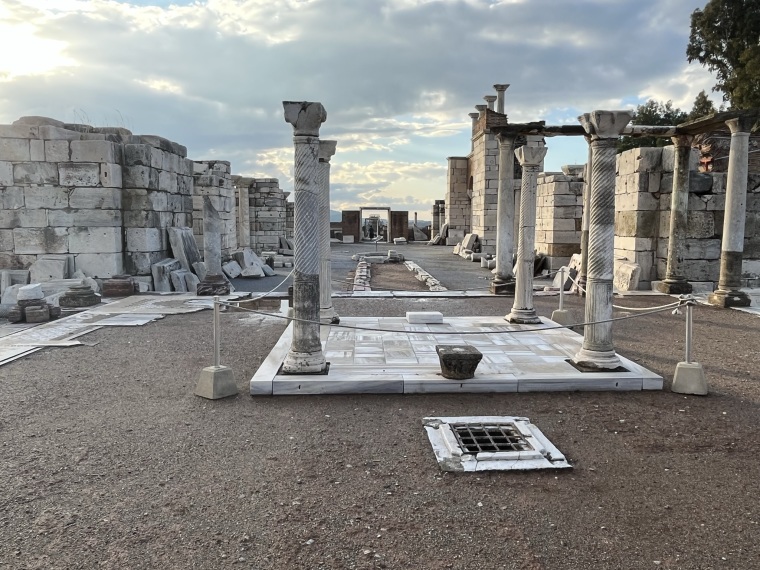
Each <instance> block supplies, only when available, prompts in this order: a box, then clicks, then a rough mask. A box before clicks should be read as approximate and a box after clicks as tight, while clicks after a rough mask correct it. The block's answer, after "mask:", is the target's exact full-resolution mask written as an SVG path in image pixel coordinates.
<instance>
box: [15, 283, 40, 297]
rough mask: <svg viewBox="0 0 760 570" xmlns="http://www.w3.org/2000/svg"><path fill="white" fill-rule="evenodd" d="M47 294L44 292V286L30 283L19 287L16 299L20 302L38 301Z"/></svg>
mask: <svg viewBox="0 0 760 570" xmlns="http://www.w3.org/2000/svg"><path fill="white" fill-rule="evenodd" d="M44 296H45V294H44V293H43V291H42V285H40V284H39V283H30V284H29V285H22V286H21V287H19V289H18V292H17V293H16V299H17V300H18V301H31V300H36V299H42V298H43V297H44Z"/></svg>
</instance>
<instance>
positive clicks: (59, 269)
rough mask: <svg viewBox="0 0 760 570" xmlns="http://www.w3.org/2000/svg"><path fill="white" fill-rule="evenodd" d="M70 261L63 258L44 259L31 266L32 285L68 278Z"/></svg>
mask: <svg viewBox="0 0 760 570" xmlns="http://www.w3.org/2000/svg"><path fill="white" fill-rule="evenodd" d="M68 265H69V263H68V261H67V260H66V259H63V258H50V257H42V258H39V259H37V261H35V262H34V263H32V265H30V266H29V273H30V275H31V280H32V283H42V282H43V281H50V280H51V279H66V278H67V277H68Z"/></svg>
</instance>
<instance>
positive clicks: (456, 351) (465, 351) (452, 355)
mask: <svg viewBox="0 0 760 570" xmlns="http://www.w3.org/2000/svg"><path fill="white" fill-rule="evenodd" d="M435 351H436V352H437V353H438V359H439V361H440V363H441V375H442V376H443V377H444V378H448V379H450V380H468V379H470V378H473V377H474V376H475V369H477V367H478V364H480V361H481V360H482V358H483V354H482V353H481V352H480V351H479V350H478V349H477V348H475V347H474V346H470V345H468V344H463V345H450V344H445V345H444V344H437V345H436V346H435Z"/></svg>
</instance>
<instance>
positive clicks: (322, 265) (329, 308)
mask: <svg viewBox="0 0 760 570" xmlns="http://www.w3.org/2000/svg"><path fill="white" fill-rule="evenodd" d="M337 144H338V143H337V141H319V187H320V193H319V228H320V236H319V321H320V322H321V323H322V324H324V325H328V324H338V323H339V322H340V317H339V316H338V313H336V312H335V309H334V308H333V304H332V270H331V268H330V158H331V157H332V155H334V154H335V148H336V146H337Z"/></svg>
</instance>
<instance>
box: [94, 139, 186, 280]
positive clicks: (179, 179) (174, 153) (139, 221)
mask: <svg viewBox="0 0 760 570" xmlns="http://www.w3.org/2000/svg"><path fill="white" fill-rule="evenodd" d="M123 154H124V168H123V190H122V209H123V230H124V236H125V251H124V265H125V270H126V272H127V273H129V274H131V275H145V276H147V275H150V274H151V265H153V264H154V263H156V262H158V261H160V260H162V259H165V258H167V257H172V256H171V250H170V248H169V240H168V235H167V232H166V229H167V228H170V227H192V225H193V161H192V160H189V159H188V158H187V149H186V148H185V147H184V146H182V145H180V144H178V143H175V142H172V141H169V140H167V139H165V138H163V137H158V136H153V135H150V136H147V135H143V136H139V137H131V138H130V142H128V143H127V144H124V147H123ZM85 273H87V271H85Z"/></svg>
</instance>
